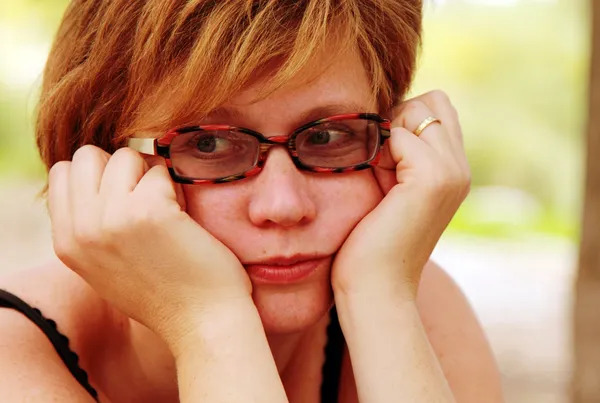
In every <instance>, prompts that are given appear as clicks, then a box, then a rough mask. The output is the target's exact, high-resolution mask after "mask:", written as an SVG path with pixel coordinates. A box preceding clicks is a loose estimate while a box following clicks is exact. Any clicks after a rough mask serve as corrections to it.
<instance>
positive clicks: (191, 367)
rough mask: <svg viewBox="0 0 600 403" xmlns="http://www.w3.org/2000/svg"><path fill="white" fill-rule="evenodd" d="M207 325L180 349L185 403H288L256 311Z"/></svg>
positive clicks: (228, 314) (224, 315) (230, 312)
mask: <svg viewBox="0 0 600 403" xmlns="http://www.w3.org/2000/svg"><path fill="white" fill-rule="evenodd" d="M202 323H203V324H202V325H200V326H198V329H197V331H194V332H191V333H189V334H188V335H186V336H185V337H184V338H183V339H182V340H181V341H179V342H178V343H177V346H176V347H175V348H174V350H175V351H174V354H175V357H176V358H175V359H176V365H177V377H178V382H179V395H180V402H181V403H197V402H207V403H217V402H218V403H225V402H227V403H239V402H244V403H246V402H261V403H263V402H265V403H283V402H287V398H286V395H285V391H284V389H283V385H282V383H281V380H280V377H279V374H278V372H277V368H276V366H275V362H274V360H273V356H272V354H271V350H270V348H269V345H268V343H267V339H266V336H265V333H264V329H263V327H262V323H261V321H260V317H259V315H258V312H257V310H256V308H255V307H254V305H251V306H243V307H238V308H236V309H227V310H226V311H221V312H219V313H218V314H217V315H215V316H214V317H212V319H209V320H208V321H207V320H206V318H204V319H203V322H202Z"/></svg>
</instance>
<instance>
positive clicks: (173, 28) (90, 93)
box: [36, 0, 422, 169]
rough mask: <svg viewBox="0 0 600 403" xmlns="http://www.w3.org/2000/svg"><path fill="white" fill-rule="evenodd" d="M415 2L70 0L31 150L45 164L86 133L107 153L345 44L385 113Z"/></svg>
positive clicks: (301, 72) (273, 86)
mask: <svg viewBox="0 0 600 403" xmlns="http://www.w3.org/2000/svg"><path fill="white" fill-rule="evenodd" d="M421 9H422V0H227V1H225V0H220V1H217V0H94V1H79V0H72V1H71V3H70V5H69V7H68V8H67V11H66V13H65V16H64V18H63V21H62V23H61V25H60V28H59V30H58V32H57V35H56V39H55V42H54V44H53V47H52V50H51V52H50V55H49V57H48V61H47V64H46V69H45V70H44V78H43V85H42V93H41V97H40V103H39V107H38V114H37V122H36V141H37V144H38V148H39V151H40V155H41V157H42V159H43V161H44V163H45V165H46V167H47V168H48V169H49V168H50V167H51V166H52V165H54V164H55V163H56V162H57V161H62V160H70V159H71V158H72V156H73V154H74V153H75V151H76V150H77V149H78V148H80V147H81V146H83V145H85V144H93V145H96V146H98V147H100V148H102V149H103V150H105V151H106V152H108V153H112V152H114V151H115V150H116V149H118V148H119V147H121V146H123V145H124V144H125V139H126V138H127V137H129V136H131V135H133V134H134V133H138V132H150V131H151V132H157V131H164V130H168V129H169V128H172V127H175V126H179V125H183V124H187V123H193V122H197V121H198V120H199V119H202V118H203V117H204V116H206V115H208V114H209V113H210V112H211V111H213V110H215V109H217V108H219V107H222V106H224V104H226V103H227V102H228V101H229V100H230V99H232V98H233V97H235V96H236V94H238V93H239V92H241V91H242V90H244V89H246V88H248V87H249V86H251V85H253V84H255V83H258V82H260V85H262V86H263V88H260V90H259V91H258V92H259V95H258V96H259V97H262V98H264V97H266V96H268V95H269V94H271V93H272V92H273V91H275V90H277V89H278V88H280V87H281V86H283V85H288V84H290V83H291V82H292V80H293V83H298V82H306V81H308V80H311V79H312V78H316V76H318V75H319V74H320V73H322V72H324V71H325V70H326V69H327V68H328V66H329V64H331V63H333V62H335V61H336V60H337V59H338V58H339V57H342V55H343V54H344V53H346V52H347V51H348V50H349V49H352V51H354V52H358V54H359V55H360V57H361V60H362V64H363V65H364V68H365V71H366V73H367V77H368V79H369V80H370V85H371V90H372V95H373V97H374V98H375V99H377V100H378V102H379V105H380V112H383V113H385V112H387V111H389V110H390V109H391V107H392V106H393V105H394V104H395V103H397V102H399V101H400V100H401V99H402V98H403V96H404V94H405V93H406V91H407V89H408V86H409V84H410V82H411V80H412V75H413V72H414V68H415V64H416V55H417V52H418V48H419V45H420V37H421V36H420V35H421V24H422V22H421ZM311 63H312V65H310V66H309V64H311ZM313 66H314V67H313ZM309 67H310V68H309ZM315 67H316V68H315Z"/></svg>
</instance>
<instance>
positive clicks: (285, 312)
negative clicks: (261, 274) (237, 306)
mask: <svg viewBox="0 0 600 403" xmlns="http://www.w3.org/2000/svg"><path fill="white" fill-rule="evenodd" d="M326 274H327V276H319V278H315V279H312V280H311V281H310V282H307V283H303V284H288V285H264V284H258V285H255V286H254V288H253V299H254V303H255V305H256V307H257V308H258V312H259V314H260V317H261V320H262V323H263V327H264V328H265V332H266V334H267V335H282V334H291V333H299V332H303V331H306V330H307V329H309V328H311V327H312V326H314V325H316V324H317V323H318V322H319V321H320V320H321V319H322V318H323V316H325V315H326V314H327V313H328V312H329V309H330V308H331V306H332V304H333V292H332V290H331V284H330V280H329V272H327V273H326ZM322 277H325V278H322Z"/></svg>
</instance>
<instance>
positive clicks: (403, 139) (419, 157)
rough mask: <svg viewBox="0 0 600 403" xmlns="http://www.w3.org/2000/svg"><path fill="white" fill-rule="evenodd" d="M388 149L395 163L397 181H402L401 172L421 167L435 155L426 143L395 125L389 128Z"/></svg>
mask: <svg viewBox="0 0 600 403" xmlns="http://www.w3.org/2000/svg"><path fill="white" fill-rule="evenodd" d="M389 149H390V155H391V157H392V159H393V161H394V163H395V164H396V180H397V182H398V183H402V182H403V178H402V175H401V174H402V172H403V171H404V170H406V169H413V168H417V169H419V168H421V169H422V166H423V165H424V164H428V163H429V162H428V161H430V160H434V159H435V155H433V154H434V153H435V151H434V150H432V148H431V147H430V146H429V145H428V144H426V143H425V142H424V141H421V140H420V139H419V138H418V137H417V136H415V135H414V134H413V133H412V132H410V131H408V130H406V129H404V128H402V127H395V128H393V129H392V130H391V137H390V139H389Z"/></svg>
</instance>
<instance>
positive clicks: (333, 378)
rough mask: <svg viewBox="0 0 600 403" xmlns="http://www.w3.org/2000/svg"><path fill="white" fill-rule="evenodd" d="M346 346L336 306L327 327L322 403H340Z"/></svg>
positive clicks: (332, 310)
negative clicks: (341, 377)
mask: <svg viewBox="0 0 600 403" xmlns="http://www.w3.org/2000/svg"><path fill="white" fill-rule="evenodd" d="M344 344H345V341H344V334H343V333H342V328H341V327H340V322H339V319H338V315H337V311H336V309H335V306H334V307H333V308H332V309H331V313H330V319H329V325H328V326H327V345H326V346H325V363H324V364H323V368H322V371H323V372H322V374H323V378H322V379H323V380H322V383H321V402H323V403H337V401H338V393H339V387H340V376H341V372H342V358H343V355H344Z"/></svg>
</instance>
